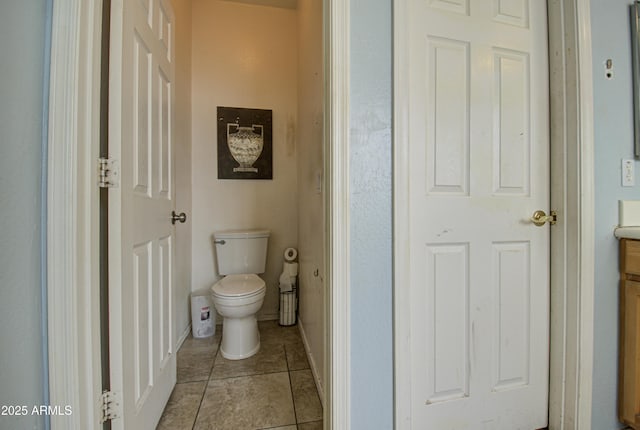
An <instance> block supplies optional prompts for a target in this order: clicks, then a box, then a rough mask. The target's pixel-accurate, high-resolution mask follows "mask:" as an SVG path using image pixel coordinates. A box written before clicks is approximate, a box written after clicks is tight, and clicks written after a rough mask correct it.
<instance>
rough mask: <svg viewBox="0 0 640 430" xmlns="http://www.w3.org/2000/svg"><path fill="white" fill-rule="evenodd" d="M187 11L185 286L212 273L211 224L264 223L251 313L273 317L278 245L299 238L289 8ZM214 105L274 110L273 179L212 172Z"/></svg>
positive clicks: (201, 1) (209, 4)
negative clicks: (262, 284)
mask: <svg viewBox="0 0 640 430" xmlns="http://www.w3.org/2000/svg"><path fill="white" fill-rule="evenodd" d="M192 18H193V23H192V24H193V33H192V37H193V44H192V47H193V50H192V59H193V61H192V79H193V80H192V119H193V120H192V139H193V141H192V186H193V202H192V213H193V216H192V217H191V219H192V229H193V230H192V231H193V236H192V261H193V263H192V289H193V290H198V289H201V288H208V287H210V286H211V285H212V284H213V283H214V282H215V281H216V280H217V279H219V276H218V274H217V273H216V269H215V264H214V262H215V258H214V253H213V245H212V234H213V232H214V231H216V230H224V229H237V228H252V227H259V228H268V229H270V230H271V238H270V240H269V249H268V257H267V271H266V273H265V274H264V275H262V277H263V279H265V281H266V282H267V295H266V297H265V302H264V305H263V307H262V310H261V312H260V314H259V315H258V318H260V319H275V318H277V311H278V278H279V276H280V273H281V271H282V261H283V252H284V249H285V248H286V247H289V246H297V243H298V217H297V209H296V208H297V175H296V173H297V168H296V146H297V145H296V134H295V133H296V131H295V129H296V115H297V16H296V11H295V10H291V9H282V8H274V7H266V6H255V5H247V4H242V3H234V2H226V1H218V0H193V15H192ZM217 106H230V107H246V108H258V109H272V110H273V180H218V179H217V152H216V144H217V131H216V127H217V121H216V107H217Z"/></svg>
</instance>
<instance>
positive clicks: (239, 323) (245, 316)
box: [211, 230, 269, 360]
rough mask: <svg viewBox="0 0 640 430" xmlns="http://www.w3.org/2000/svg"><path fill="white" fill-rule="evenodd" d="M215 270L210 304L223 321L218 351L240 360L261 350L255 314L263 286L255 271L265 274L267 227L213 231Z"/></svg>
mask: <svg viewBox="0 0 640 430" xmlns="http://www.w3.org/2000/svg"><path fill="white" fill-rule="evenodd" d="M213 238H214V243H215V244H216V258H217V261H218V273H219V274H220V275H224V278H222V279H221V280H219V281H218V282H216V283H215V284H214V285H213V287H211V290H212V291H213V303H214V304H215V307H216V310H217V311H218V313H219V314H220V315H222V317H223V318H224V321H223V322H222V343H221V345H220V352H221V353H222V356H223V357H224V358H226V359H229V360H241V359H243V358H248V357H251V356H252V355H254V354H255V353H256V352H258V350H259V349H260V333H259V332H258V322H257V319H256V313H257V312H258V311H259V310H260V308H261V307H262V302H263V301H264V295H265V291H266V285H265V283H264V281H263V280H262V279H261V278H260V277H259V276H258V275H257V273H264V271H265V263H266V261H267V242H268V241H269V231H268V230H230V231H220V232H216V233H214V234H213Z"/></svg>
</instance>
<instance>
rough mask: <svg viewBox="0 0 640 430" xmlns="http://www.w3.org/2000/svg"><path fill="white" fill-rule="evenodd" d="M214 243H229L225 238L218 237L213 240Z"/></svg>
mask: <svg viewBox="0 0 640 430" xmlns="http://www.w3.org/2000/svg"><path fill="white" fill-rule="evenodd" d="M213 243H215V244H216V245H224V244H225V243H227V241H226V240H224V239H216V240H214V241H213Z"/></svg>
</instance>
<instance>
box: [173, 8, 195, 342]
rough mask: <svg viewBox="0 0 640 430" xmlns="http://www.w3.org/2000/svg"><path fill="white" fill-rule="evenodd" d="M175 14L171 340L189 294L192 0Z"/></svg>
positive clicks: (184, 323)
mask: <svg viewBox="0 0 640 430" xmlns="http://www.w3.org/2000/svg"><path fill="white" fill-rule="evenodd" d="M171 3H172V6H173V11H174V14H175V44H176V59H175V67H176V69H175V72H176V75H175V79H176V81H175V95H174V96H175V109H176V110H175V127H174V139H175V146H174V162H175V169H174V174H175V189H176V212H178V213H180V212H185V213H186V214H187V222H186V223H185V224H176V244H175V271H176V273H175V290H174V300H175V303H176V315H175V320H174V327H175V329H176V333H174V335H175V336H176V337H174V339H176V340H178V339H179V338H180V336H182V335H183V334H184V333H185V331H186V330H187V329H188V328H189V323H190V322H191V317H190V310H189V309H190V306H189V303H190V298H189V294H190V293H191V228H192V219H191V217H192V210H191V0H172V1H171Z"/></svg>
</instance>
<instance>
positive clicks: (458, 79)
mask: <svg viewBox="0 0 640 430" xmlns="http://www.w3.org/2000/svg"><path fill="white" fill-rule="evenodd" d="M404 4H405V8H404V10H405V11H406V13H405V14H404V15H403V16H404V19H405V24H406V25H405V26H403V27H402V29H401V30H399V31H401V32H404V33H403V34H404V36H403V38H402V40H404V43H406V44H407V46H405V47H404V49H405V52H406V55H404V56H403V58H404V60H403V61H404V62H403V63H401V64H400V68H401V70H403V71H405V76H407V77H408V83H407V87H406V88H407V91H406V94H407V100H405V101H404V102H406V103H407V105H406V106H407V108H406V109H403V110H404V111H405V112H406V120H405V122H404V124H406V125H407V126H408V129H407V131H406V148H405V150H406V154H407V158H406V159H407V160H408V172H406V173H403V174H407V175H408V180H407V181H406V182H407V184H408V192H407V196H408V199H407V200H408V201H407V202H399V204H401V205H402V204H404V205H406V213H407V217H406V219H407V220H408V237H409V238H410V239H409V244H408V247H409V248H408V251H407V255H408V265H406V266H405V267H407V268H408V274H407V279H408V280H409V285H407V286H398V285H396V291H399V290H398V289H402V292H401V293H399V294H406V295H407V296H406V297H407V300H406V301H405V302H406V303H407V304H408V305H407V307H408V309H407V310H408V311H410V312H409V315H410V316H409V317H408V323H407V327H408V328H409V341H408V342H407V344H408V345H409V347H408V350H409V355H410V358H409V359H408V361H410V363H411V364H410V366H409V367H408V369H407V372H409V373H410V375H409V376H408V377H406V375H405V376H404V378H405V380H409V381H410V386H411V390H410V396H409V397H410V407H409V408H408V409H410V411H411V412H410V418H409V420H407V421H408V422H410V423H411V425H410V428H412V429H438V430H445V429H446V430H462V429H486V430H516V429H521V430H534V429H539V428H544V427H546V426H547V415H548V379H549V376H548V374H549V373H548V372H549V370H548V369H549V228H550V227H549V225H548V224H547V225H545V226H542V227H536V226H534V224H533V223H532V222H531V221H530V217H531V216H532V214H533V213H534V211H536V210H538V209H542V210H544V211H547V212H548V210H549V132H548V130H549V123H548V116H549V109H548V91H549V87H548V53H547V16H546V2H545V1H542V0H406V1H405V3H404ZM401 335H402V334H401ZM400 377H403V376H402V375H401V376H400Z"/></svg>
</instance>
